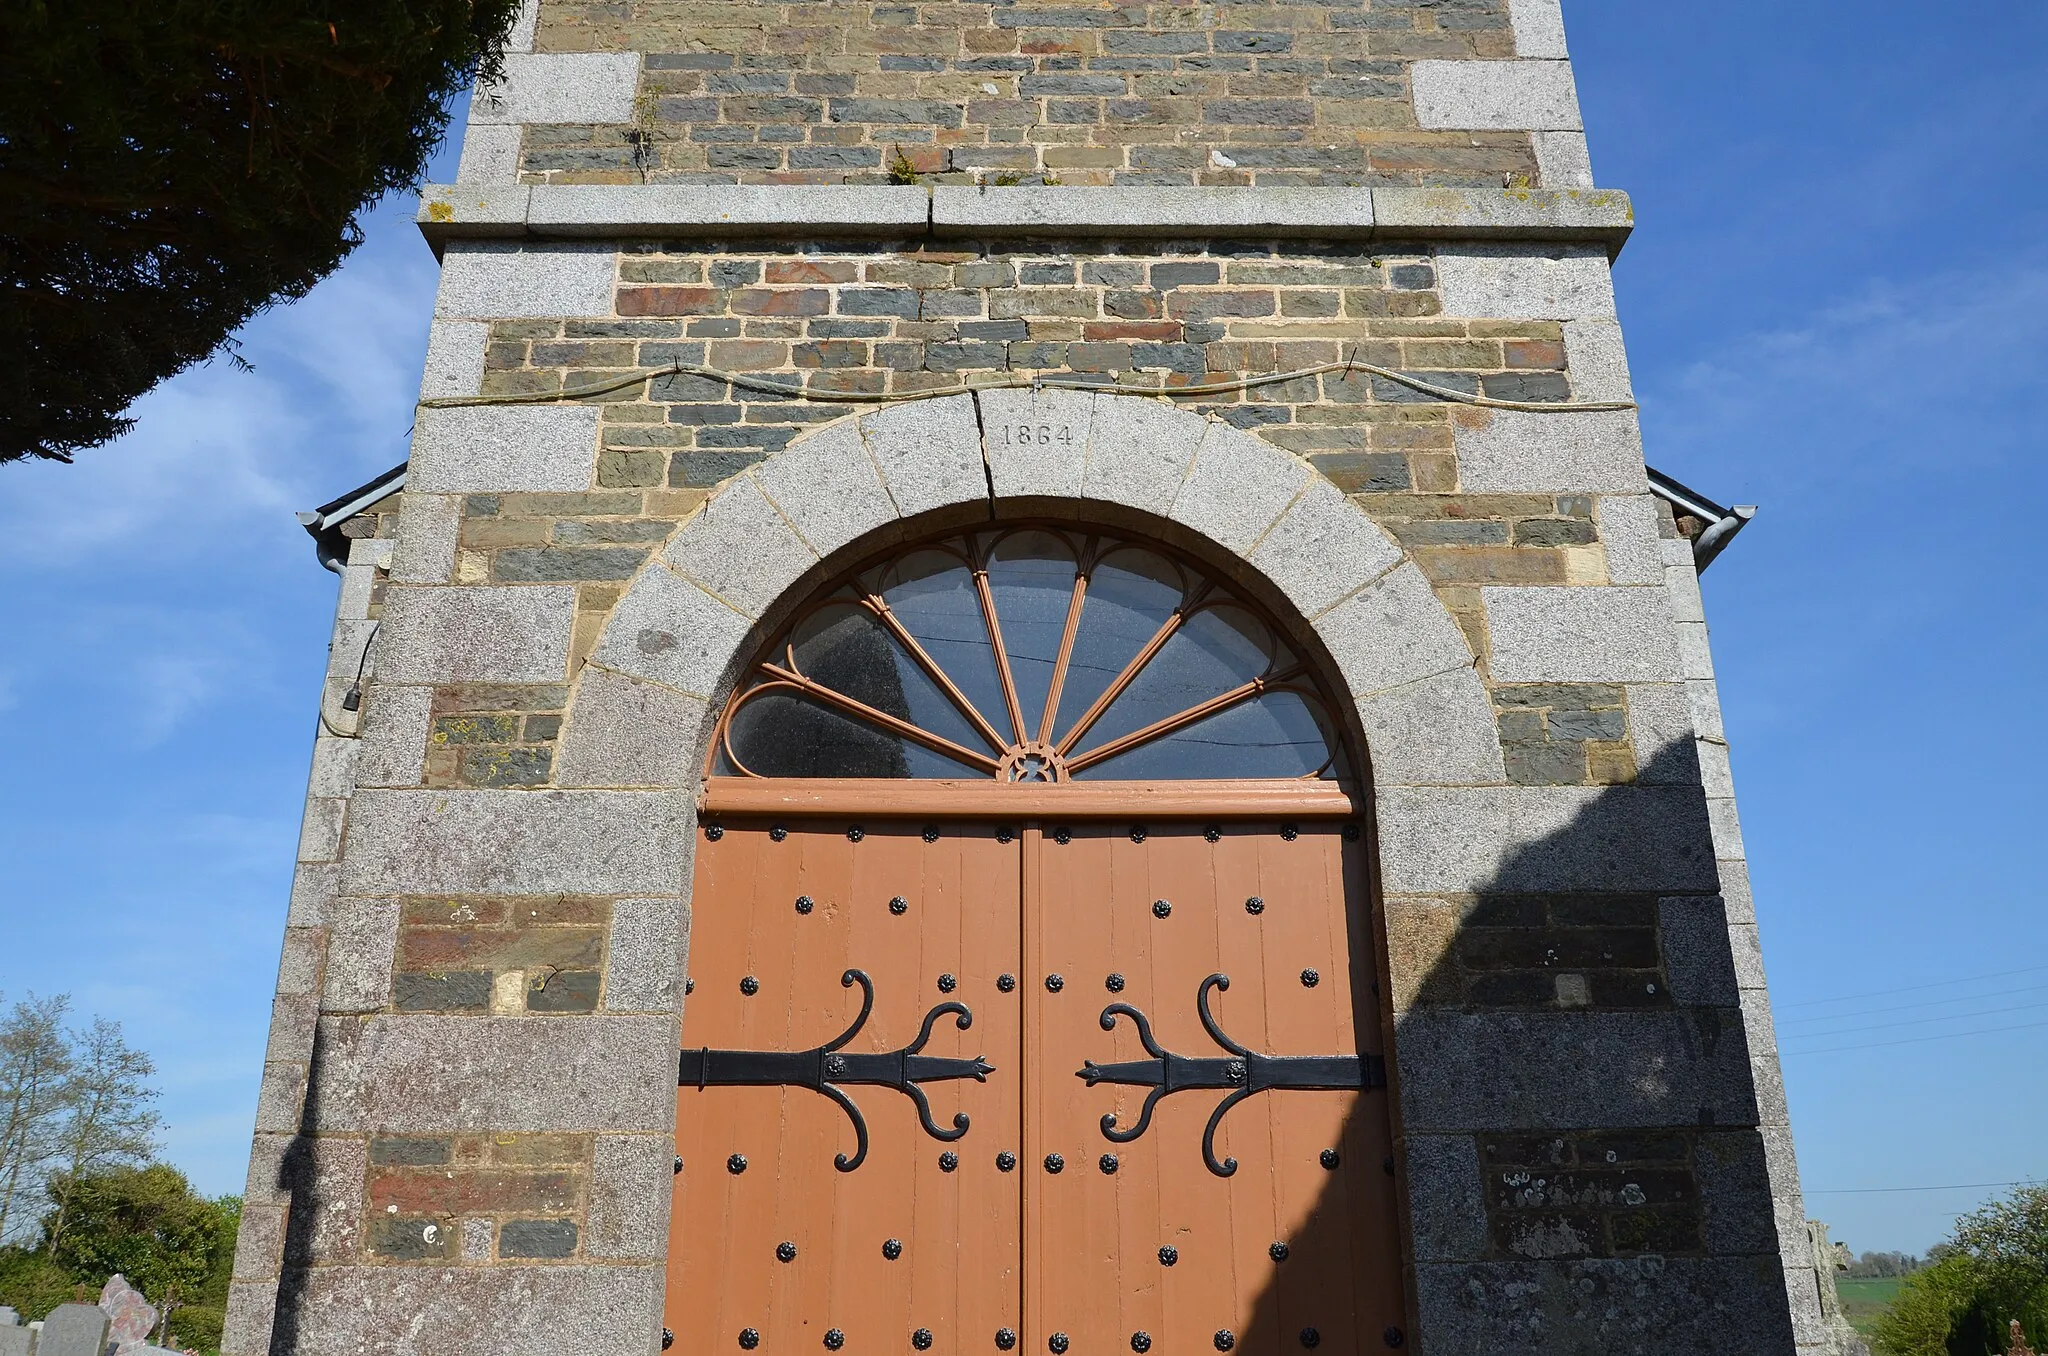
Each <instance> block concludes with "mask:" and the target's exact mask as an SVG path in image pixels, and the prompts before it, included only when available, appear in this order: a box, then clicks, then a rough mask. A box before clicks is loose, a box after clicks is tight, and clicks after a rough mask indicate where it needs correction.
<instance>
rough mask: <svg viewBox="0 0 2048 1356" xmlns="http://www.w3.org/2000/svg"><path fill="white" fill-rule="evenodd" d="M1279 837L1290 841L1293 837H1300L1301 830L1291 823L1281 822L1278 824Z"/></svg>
mask: <svg viewBox="0 0 2048 1356" xmlns="http://www.w3.org/2000/svg"><path fill="white" fill-rule="evenodd" d="M1280 837H1281V838H1282V840H1284V841H1286V842H1289V843H1291V842H1293V841H1294V840H1295V839H1297V838H1299V837H1301V830H1300V829H1297V828H1296V827H1294V825H1292V824H1282V825H1281V826H1280Z"/></svg>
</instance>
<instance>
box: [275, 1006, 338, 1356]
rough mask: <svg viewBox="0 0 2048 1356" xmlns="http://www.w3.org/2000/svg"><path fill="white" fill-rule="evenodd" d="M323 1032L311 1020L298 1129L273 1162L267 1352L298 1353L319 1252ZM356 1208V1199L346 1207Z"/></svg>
mask: <svg viewBox="0 0 2048 1356" xmlns="http://www.w3.org/2000/svg"><path fill="white" fill-rule="evenodd" d="M325 1044H326V1032H325V1030H324V1027H323V1025H322V1024H321V1023H319V1022H315V1023H314V1026H313V1053H312V1056H311V1057H310V1059H309V1060H308V1062H307V1072H306V1100H305V1104H304V1109H303V1110H301V1111H300V1113H299V1130H298V1133H297V1134H295V1135H293V1136H292V1142H291V1144H290V1145H289V1146H287V1147H286V1149H285V1151H284V1156H283V1157H282V1158H281V1159H280V1160H279V1162H278V1168H277V1188H278V1190H279V1191H281V1192H283V1193H284V1195H285V1198H286V1211H285V1233H284V1265H283V1271H282V1273H281V1274H280V1275H279V1277H278V1282H277V1317H276V1319H275V1320H274V1321H273V1322H272V1324H271V1329H270V1351H271V1356H299V1332H300V1329H301V1327H302V1326H303V1324H304V1304H305V1299H306V1283H307V1281H308V1280H310V1279H311V1277H310V1275H309V1272H308V1268H310V1267H311V1266H312V1265H313V1262H314V1260H315V1256H316V1254H317V1252H318V1246H317V1245H318V1239H317V1238H316V1236H315V1235H316V1232H317V1226H318V1224H319V1222H320V1199H321V1198H320V1191H319V1187H320V1175H319V1167H320V1165H319V1161H318V1144H319V1141H318V1139H317V1136H318V1135H319V1132H320V1126H319V1110H318V1108H319V1106H320V1077H321V1070H322V1068H323V1066H324V1065H325V1063H326V1059H325V1056H326V1050H325V1048H324V1047H325ZM358 1208H360V1207H359V1206H358V1205H357V1204H356V1203H355V1202H353V1201H351V1202H350V1203H349V1209H350V1210H355V1209H358Z"/></svg>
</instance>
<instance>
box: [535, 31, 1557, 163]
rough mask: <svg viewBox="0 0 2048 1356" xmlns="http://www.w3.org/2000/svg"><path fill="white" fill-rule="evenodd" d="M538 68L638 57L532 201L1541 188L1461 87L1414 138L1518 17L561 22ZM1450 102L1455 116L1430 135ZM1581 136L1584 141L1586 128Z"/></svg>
mask: <svg viewBox="0 0 2048 1356" xmlns="http://www.w3.org/2000/svg"><path fill="white" fill-rule="evenodd" d="M535 49H536V50H537V51H539V52H543V53H574V52H597V51H605V52H615V51H637V52H641V53H644V56H643V58H642V62H643V70H642V75H641V84H640V88H639V92H638V95H637V98H636V100H635V103H634V106H633V116H632V121H630V122H622V124H620V125H604V124H581V125H579V124H573V123H549V122H542V121H540V120H539V119H535V120H534V121H535V123H536V125H531V126H528V127H527V129H526V135H525V142H524V146H523V149H522V151H521V154H520V157H519V161H518V165H519V171H520V175H521V177H522V178H523V179H525V180H527V181H529V182H546V183H662V182H684V183H688V182H698V183H813V184H835V183H884V182H889V181H891V179H892V178H893V179H895V180H896V181H898V182H901V181H902V180H904V179H906V178H908V177H910V176H911V175H917V176H923V177H928V178H930V179H933V180H936V181H939V182H989V183H1020V182H1021V183H1041V182H1044V183H1054V182H1057V183H1069V184H1110V183H1115V184H1154V185H1161V184H1255V185H1261V186H1273V185H1376V184H1378V185H1432V186H1439V185H1452V186H1467V187H1494V188H1498V187H1501V186H1502V185H1503V184H1508V183H1522V184H1530V183H1535V182H1538V181H1539V180H1540V179H1541V176H1542V168H1541V166H1540V165H1539V154H1538V150H1537V147H1536V140H1535V138H1536V136H1538V135H1541V133H1533V134H1532V132H1530V131H1522V130H1498V129H1497V128H1496V127H1495V124H1494V123H1493V122H1491V121H1489V120H1488V119H1487V117H1486V116H1485V114H1484V113H1483V112H1482V113H1481V115H1480V116H1476V117H1475V116H1466V117H1463V118H1461V117H1460V116H1459V113H1460V111H1461V110H1460V107H1459V106H1460V105H1461V104H1463V103H1466V102H1469V101H1467V100H1464V99H1463V98H1462V97H1461V93H1460V91H1461V88H1462V86H1461V85H1459V84H1458V83H1457V82H1456V81H1455V80H1454V81H1453V84H1452V88H1451V90H1450V92H1449V93H1448V94H1440V95H1437V96H1436V97H1435V98H1434V99H1433V100H1431V99H1425V101H1424V104H1423V110H1422V111H1423V119H1422V120H1418V116H1417V103H1416V91H1415V88H1414V83H1415V81H1414V69H1415V64H1416V63H1417V62H1421V61H1428V62H1437V63H1444V62H1471V61H1487V62H1507V61H1510V60H1512V59H1513V58H1515V57H1516V56H1517V55H1518V53H1517V47H1516V33H1515V31H1514V25H1513V22H1512V19H1511V16H1510V13H1509V3H1508V0H1326V2H1325V3H1290V2H1288V0H1280V2H1278V3H1264V4H1226V5H1202V6H1194V5H1166V4H1139V3H1125V4H1111V3H1103V4H1098V5H1082V4H1070V3H1052V4H1019V3H1010V2H1009V0H999V2H998V3H994V4H988V3H981V4H974V3H951V2H950V0H935V2H933V3H922V4H871V3H830V4H827V3H818V2H817V0H805V2H803V3H782V2H768V3H761V2H759V0H718V2H717V3H694V4H692V3H674V2H673V0H636V2H629V3H623V4H603V5H595V4H592V5H585V4H574V3H565V4H554V3H550V4H548V5H546V6H545V7H544V8H543V10H542V14H541V22H540V25H539V28H538V30H537V33H536V36H535ZM1544 54H1545V55H1552V53H1549V52H1545V53H1544ZM1557 54H1558V55H1561V53H1557ZM1524 64H1525V65H1530V66H1534V65H1539V64H1540V65H1546V66H1547V65H1550V64H1551V63H1524ZM1560 65H1561V63H1560ZM1447 69H1449V70H1450V71H1451V72H1453V74H1454V75H1455V72H1456V71H1457V70H1458V69H1459V68H1457V67H1450V68H1447ZM1539 74H1547V72H1544V73H1539ZM1522 97H1523V98H1526V97H1527V96H1526V95H1525V96H1522ZM1434 103H1448V104H1449V105H1450V108H1449V109H1448V110H1447V111H1446V112H1443V113H1439V114H1437V115H1435V116H1432V105H1433V104H1434ZM1566 121H1568V122H1569V125H1570V126H1571V127H1576V126H1577V122H1576V108H1575V107H1573V108H1571V109H1570V110H1569V117H1568V119H1566ZM1426 123H1433V124H1434V125H1425V124H1426ZM1542 125H1543V126H1550V125H1552V124H1551V123H1550V122H1545V123H1543V124H1542ZM1468 129H1478V130H1468Z"/></svg>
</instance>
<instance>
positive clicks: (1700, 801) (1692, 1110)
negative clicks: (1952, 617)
mask: <svg viewBox="0 0 2048 1356" xmlns="http://www.w3.org/2000/svg"><path fill="white" fill-rule="evenodd" d="M1560 790H1561V791H1563V792H1564V794H1565V795H1569V794H1570V793H1569V791H1564V789H1560ZM1397 794H1398V793H1397ZM1560 798H1562V797H1560ZM1706 816H1707V809H1706V801H1705V797H1704V794H1703V793H1702V791H1701V789H1700V785H1699V772H1698V766H1697V759H1696V756H1695V753H1694V750H1693V748H1692V746H1691V743H1690V741H1685V742H1684V743H1682V744H1677V745H1672V746H1670V747H1667V748H1666V749H1665V750H1663V751H1662V752H1661V753H1659V754H1658V755H1657V756H1656V757H1655V758H1653V759H1652V760H1650V762H1649V763H1648V764H1647V765H1646V766H1644V767H1643V768H1642V769H1641V773H1640V775H1639V777H1638V779H1637V782H1636V783H1635V784H1634V785H1628V786H1613V787H1605V788H1598V789H1594V788H1587V789H1586V790H1585V792H1584V797H1583V799H1582V801H1581V804H1580V806H1579V808H1578V810H1577V812H1576V813H1575V814H1572V815H1571V816H1570V818H1569V822H1567V823H1565V824H1564V825H1563V826H1562V827H1560V828H1557V829H1555V830H1554V831H1552V832H1549V833H1546V834H1544V835H1543V836H1541V837H1539V838H1536V839H1534V840H1532V841H1530V842H1528V843H1526V844H1525V845H1524V846H1522V847H1520V848H1518V849H1516V850H1514V851H1513V852H1511V853H1509V854H1508V856H1507V857H1506V859H1505V860H1504V861H1502V862H1501V863H1500V864H1499V866H1498V867H1497V869H1495V870H1493V871H1492V872H1491V874H1490V875H1489V876H1487V877H1486V878H1485V880H1484V883H1483V884H1481V885H1479V886H1478V887H1477V888H1476V889H1472V890H1470V891H1469V892H1461V893H1458V894H1443V895H1432V896H1414V895H1395V896H1390V897H1388V898H1387V900H1386V910H1387V922H1388V936H1389V945H1390V950H1391V951H1392V952H1393V967H1392V968H1393V971H1394V975H1395V979H1394V983H1395V985H1396V991H1395V1006H1396V1010H1397V1016H1396V1020H1395V1030H1396V1037H1395V1040H1396V1047H1395V1050H1396V1056H1397V1066H1398V1067H1397V1068H1396V1069H1395V1070H1394V1071H1393V1073H1394V1083H1395V1089H1396V1091H1395V1094H1394V1095H1397V1096H1399V1097H1400V1098H1401V1109H1402V1114H1401V1116H1400V1121H1401V1128H1402V1132H1403V1136H1402V1140H1401V1141H1400V1142H1399V1143H1398V1144H1397V1149H1396V1159H1397V1162H1401V1163H1405V1164H1406V1165H1407V1172H1408V1173H1409V1175H1410V1181H1409V1183H1408V1186H1409V1188H1410V1190H1409V1197H1410V1201H1411V1209H1412V1216H1413V1217H1412V1220H1411V1221H1410V1229H1411V1235H1412V1238H1413V1256H1414V1261H1415V1264H1416V1265H1415V1269H1414V1273H1413V1275H1412V1278H1411V1282H1412V1285H1413V1287H1414V1293H1415V1294H1416V1296H1417V1300H1418V1302H1419V1308H1420V1313H1421V1315H1422V1318H1423V1323H1424V1327H1425V1332H1424V1334H1422V1335H1421V1336H1425V1337H1426V1344H1427V1350H1428V1352H1429V1353H1430V1356H1467V1354H1468V1353H1482V1352H1483V1353H1486V1356H1512V1354H1514V1353H1528V1354H1529V1356H1537V1354H1538V1353H1540V1354H1541V1356H1636V1354H1638V1353H1640V1356H1728V1353H1733V1352H1742V1353H1745V1354H1746V1356H1764V1354H1765V1353H1790V1352H1791V1351H1792V1350H1793V1332H1792V1325H1791V1316H1790V1312H1789V1304H1788V1300H1787V1297H1786V1288H1785V1277H1784V1271H1783V1264H1782V1262H1781V1261H1780V1258H1779V1255H1778V1239H1777V1229H1776V1224H1775V1222H1774V1214H1773V1209H1772V1202H1771V1194H1770V1186H1769V1180H1768V1177H1767V1175H1766V1171H1765V1161H1764V1143H1763V1139H1762V1136H1761V1135H1760V1134H1759V1133H1758V1130H1757V1124H1758V1119H1759V1118H1758V1102H1757V1096H1756V1089H1755V1086H1754V1079H1753V1077H1752V1074H1751V1070H1750V1063H1749V1049H1748V1044H1747V1041H1746V1039H1745V1035H1744V1028H1743V1024H1742V1015H1741V1012H1740V1010H1739V1008H1738V1006H1737V1003H1738V998H1737V985H1736V975H1735V969H1734V962H1733V957H1732V952H1731V947H1730V943H1729V936H1728V928H1727V917H1726V912H1725V908H1724V905H1723V902H1722V900H1721V898H1720V897H1719V895H1718V893H1717V892H1718V889H1719V882H1718V877H1717V873H1716V868H1715V863H1714V854H1713V847H1712V843H1711V840H1710V838H1709V835H1708V828H1707V817H1706ZM1506 830H1507V826H1505V825H1496V826H1492V830H1491V831H1496V832H1505V831H1506ZM1417 846H1418V845H1413V844H1404V843H1383V844H1382V845H1381V847H1380V852H1381V857H1382V860H1383V861H1390V860H1392V858H1393V854H1402V853H1410V852H1412V851H1413V850H1414V849H1416V847H1417ZM1423 850H1425V851H1429V852H1430V853H1431V855H1432V856H1435V857H1439V858H1441V857H1442V856H1443V855H1445V853H1444V850H1443V849H1442V848H1441V847H1440V846H1439V847H1435V848H1430V847H1427V846H1424V847H1423ZM1449 855H1451V856H1454V857H1455V856H1457V855H1459V854H1458V853H1457V852H1456V850H1455V849H1452V850H1451V852H1450V854H1449ZM1352 963H1353V966H1354V970H1355V971H1357V970H1359V969H1361V968H1363V969H1364V970H1365V971H1366V973H1354V980H1355V981H1356V982H1355V983H1354V985H1353V992H1354V993H1356V994H1358V995H1360V1001H1361V1004H1370V1003H1371V1001H1372V999H1371V994H1372V993H1373V992H1374V988H1373V984H1374V983H1375V982H1377V981H1379V979H1380V977H1379V976H1377V975H1373V974H1371V973H1370V970H1371V968H1372V960H1371V958H1370V955H1369V954H1368V955H1366V956H1363V957H1360V956H1358V955H1357V954H1356V950H1355V951H1354V959H1353V962H1352ZM1358 1023H1359V1026H1358V1029H1359V1030H1360V1031H1361V1032H1365V1033H1376V1032H1378V1031H1379V1030H1380V1029H1381V1024H1380V1020H1379V1017H1378V1014H1377V1013H1375V1012H1372V1011H1371V1010H1369V1008H1363V1007H1362V1008H1361V1011H1360V1012H1359V1014H1358ZM1377 1044H1378V1041H1377V1040H1376V1039H1368V1040H1367V1041H1366V1042H1364V1043H1363V1044H1362V1046H1361V1048H1365V1049H1371V1048H1374V1047H1375V1046H1376V1045H1377ZM1265 1095H1266V1096H1285V1095H1286V1094H1285V1093H1284V1092H1283V1093H1267V1094H1265ZM1385 1095H1386V1094H1383V1093H1374V1094H1367V1095H1366V1096H1365V1097H1363V1098H1361V1099H1360V1100H1359V1102H1358V1103H1357V1109H1356V1110H1355V1111H1354V1113H1353V1117H1354V1120H1356V1119H1357V1118H1359V1117H1363V1116H1368V1115H1370V1116H1379V1115H1381V1114H1383V1113H1384V1109H1385V1106H1384V1103H1382V1102H1381V1101H1380V1100H1379V1099H1380V1097H1382V1096H1385ZM1346 1140H1347V1142H1350V1143H1359V1142H1361V1141H1362V1137H1361V1136H1359V1135H1356V1134H1354V1133H1353V1131H1352V1127H1349V1126H1347V1130H1346ZM1353 1170H1355V1171H1358V1172H1372V1173H1378V1172H1381V1171H1382V1170H1383V1168H1382V1164H1381V1163H1380V1162H1379V1161H1378V1159H1377V1158H1375V1159H1374V1160H1373V1161H1371V1162H1360V1161H1358V1156H1357V1155H1352V1156H1349V1157H1348V1158H1347V1159H1346V1161H1345V1166H1344V1168H1343V1169H1342V1170H1341V1171H1353ZM1357 1234H1358V1231H1357V1230H1356V1229H1355V1228H1354V1226H1353V1224H1352V1222H1351V1221H1350V1220H1349V1219H1348V1218H1346V1215H1345V1207H1344V1193H1343V1191H1342V1190H1341V1187H1340V1186H1339V1185H1338V1184H1337V1183H1335V1182H1334V1181H1333V1184H1332V1186H1331V1187H1329V1188H1326V1189H1325V1191H1324V1193H1323V1195H1322V1197H1321V1198H1320V1199H1319V1200H1318V1202H1317V1204H1316V1207H1315V1209H1314V1211H1313V1212H1312V1214H1311V1215H1310V1216H1309V1218H1308V1219H1307V1220H1306V1222H1305V1223H1304V1224H1303V1225H1302V1226H1301V1228H1300V1230H1299V1233H1298V1236H1297V1237H1295V1238H1293V1239H1290V1240H1288V1242H1289V1244H1290V1247H1291V1249H1292V1251H1293V1253H1294V1254H1295V1255H1297V1256H1308V1255H1324V1253H1325V1250H1345V1249H1351V1248H1354V1247H1356V1246H1358V1244H1357V1243H1356V1241H1355V1240H1356V1237H1357ZM1285 1265H1286V1264H1285V1263H1282V1264H1281V1271H1282V1273H1283V1280H1284V1269H1285ZM1327 1303H1328V1297H1327V1296H1315V1295H1306V1296H1305V1295H1303V1294H1301V1293H1299V1290H1298V1289H1297V1288H1287V1287H1285V1286H1284V1285H1283V1284H1281V1283H1280V1282H1277V1281H1276V1283H1275V1284H1274V1285H1273V1286H1271V1287H1269V1289H1268V1290H1267V1291H1266V1293H1264V1294H1262V1295H1261V1296H1260V1298H1259V1301H1258V1304H1257V1307H1256V1309H1255V1311H1254V1315H1253V1318H1252V1320H1251V1322H1250V1325H1249V1327H1248V1329H1247V1330H1246V1331H1245V1332H1244V1333H1243V1334H1240V1337H1239V1341H1238V1344H1237V1347H1236V1349H1235V1353H1236V1356H1303V1354H1304V1353H1305V1352H1306V1351H1308V1350H1309V1349H1310V1347H1309V1342H1310V1341H1316V1342H1317V1343H1318V1345H1324V1346H1332V1348H1333V1349H1342V1348H1341V1347H1336V1346H1333V1344H1331V1343H1329V1342H1327V1341H1324V1340H1321V1339H1322V1338H1323V1334H1324V1333H1325V1332H1327V1331H1329V1330H1330V1329H1331V1328H1333V1327H1334V1326H1336V1325H1334V1324H1332V1323H1331V1322H1330V1321H1329V1320H1328V1318H1327V1317H1325V1318H1324V1319H1322V1320H1320V1328H1319V1330H1318V1331H1317V1332H1316V1333H1314V1334H1310V1335H1309V1337H1308V1338H1306V1339H1305V1338H1304V1335H1303V1331H1304V1329H1307V1328H1311V1327H1317V1326H1318V1323H1319V1320H1318V1317H1317V1315H1316V1313H1315V1312H1314V1310H1315V1308H1316V1306H1317V1305H1318V1304H1327ZM1355 1321H1356V1324H1357V1326H1358V1329H1359V1338H1358V1342H1359V1346H1358V1349H1359V1350H1360V1351H1380V1350H1393V1349H1397V1348H1400V1349H1410V1350H1413V1349H1418V1348H1420V1347H1422V1346H1423V1345H1424V1344H1423V1342H1422V1341H1418V1340H1412V1339H1411V1337H1410V1335H1409V1334H1407V1333H1405V1332H1402V1331H1389V1329H1390V1328H1394V1327H1395V1326H1396V1325H1405V1323H1406V1321H1407V1320H1405V1319H1404V1318H1401V1317H1399V1316H1393V1317H1387V1316H1382V1315H1377V1314H1370V1313H1360V1314H1358V1315H1356V1319H1355Z"/></svg>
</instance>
